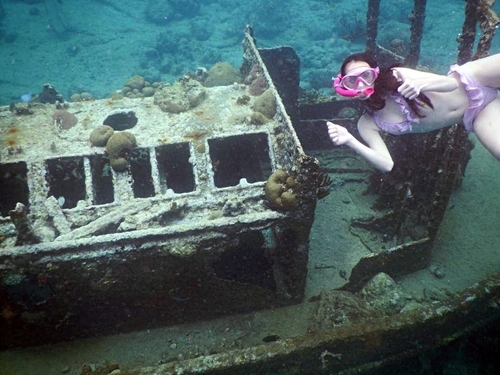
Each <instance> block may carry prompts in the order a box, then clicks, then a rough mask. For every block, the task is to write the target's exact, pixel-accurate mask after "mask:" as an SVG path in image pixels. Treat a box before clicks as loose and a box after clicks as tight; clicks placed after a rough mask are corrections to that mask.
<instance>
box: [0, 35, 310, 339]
mask: <svg viewBox="0 0 500 375" xmlns="http://www.w3.org/2000/svg"><path fill="white" fill-rule="evenodd" d="M242 69H243V70H242V72H243V74H244V75H245V74H246V75H249V74H252V75H254V76H258V77H259V81H260V86H261V87H262V86H263V87H262V89H263V90H262V91H264V89H266V90H265V93H264V94H262V95H267V97H266V100H265V101H263V103H262V101H261V103H260V104H259V103H258V100H259V99H258V98H259V96H252V95H250V94H249V93H248V85H245V84H242V83H234V84H230V85H228V86H216V87H211V88H208V87H203V86H202V85H201V84H200V83H199V82H198V81H196V79H195V78H194V77H195V74H192V75H187V76H185V77H183V78H182V79H181V80H180V81H179V82H177V83H176V84H175V85H172V86H169V87H166V88H163V94H162V92H157V93H156V94H155V96H154V97H149V98H142V99H129V98H118V99H116V100H113V99H109V100H96V101H88V102H79V103H72V104H70V105H69V106H67V105H64V104H62V103H56V104H34V105H31V106H25V107H23V106H19V105H18V106H17V107H16V106H11V108H3V109H2V112H1V113H0V116H1V121H2V129H1V131H2V140H3V144H4V145H6V146H5V147H3V148H2V151H1V160H0V174H1V177H0V179H1V189H2V191H1V194H0V207H1V216H2V217H1V219H0V241H1V242H0V280H1V281H0V297H1V298H0V300H1V304H2V308H3V309H4V311H7V312H8V313H7V316H8V319H2V320H1V322H0V331H1V335H0V336H1V337H2V338H1V339H0V346H1V347H3V348H5V347H9V346H20V345H21V346H22V345H33V344H41V343H47V342H55V341H59V340H65V339H70V338H75V337H80V336H89V335H94V334H100V333H102V332H115V331H123V330H130V329H139V328H148V327H153V326H158V325H170V324H178V323H185V322H192V321H197V320H206V319H209V318H214V317H217V316H221V315H223V314H224V315H227V314H232V313H236V312H245V311H249V310H255V309H262V308H266V307H271V306H273V307H277V306H283V305H288V304H293V303H297V302H299V301H301V300H302V297H303V293H304V287H305V280H306V276H307V259H308V238H309V231H310V227H311V225H312V222H313V217H314V208H315V203H316V193H317V187H318V184H317V179H318V173H319V165H318V163H317V161H316V160H315V159H314V158H311V157H308V156H306V155H305V153H304V151H303V149H302V147H301V145H300V143H299V141H298V138H297V136H296V134H295V131H294V129H293V127H292V125H291V122H290V119H289V117H288V115H287V113H286V111H285V108H284V105H283V103H282V101H281V99H280V97H279V95H278V93H277V91H276V89H275V87H274V85H273V82H272V80H271V79H270V77H269V73H268V71H267V69H266V67H265V65H264V64H263V63H262V60H261V58H260V56H259V54H258V52H257V49H256V48H255V45H254V44H253V40H252V37H251V36H250V35H249V34H247V36H246V39H245V65H244V67H243V68H242ZM202 73H203V72H202ZM165 90H166V91H165ZM158 91H162V90H158ZM261 93H262V92H261ZM161 95H163V96H162V97H160V98H159V96H161ZM185 102H188V104H187V109H179V108H177V107H179V106H181V105H184V104H185ZM259 105H260V106H266V105H267V106H268V107H269V108H268V109H267V110H268V111H271V112H270V113H269V112H265V111H264V113H265V115H264V114H262V113H261V112H263V110H260V111H261V112H258V111H259V109H258V108H257V106H259ZM169 106H170V107H169ZM176 106H177V107H176ZM167 107H168V108H167ZM265 116H267V117H265ZM103 124H108V126H106V127H103V126H102V125H103ZM110 129H111V130H110ZM94 130H95V132H93V131H94ZM107 131H111V132H113V136H116V135H118V138H116V137H114V138H110V139H115V141H114V142H113V141H109V143H108V142H106V141H104V143H103V141H102V140H101V139H100V137H102V136H104V137H106V135H105V133H106V132H107ZM91 134H92V135H91ZM96 138H97V140H96ZM89 139H90V140H89ZM115 162H116V163H115ZM120 163H122V164H120ZM277 171H280V173H281V174H282V175H285V176H287V177H289V180H288V181H289V183H290V184H289V186H288V187H286V183H285V180H283V181H281V180H279V178H278V180H276V178H275V174H274V173H275V172H277ZM268 180H270V181H269V183H268V188H266V189H265V185H266V182H268ZM275 180H276V181H275ZM285 190H286V191H285ZM283 192H285V193H286V194H285V198H284V201H286V202H285V204H284V205H282V204H281V197H280V195H281V193H283ZM266 193H267V195H268V197H266ZM287 194H288V195H287ZM269 197H271V198H270V199H269ZM287 199H288V200H287ZM276 200H278V201H276ZM292 208H293V209H292Z"/></svg>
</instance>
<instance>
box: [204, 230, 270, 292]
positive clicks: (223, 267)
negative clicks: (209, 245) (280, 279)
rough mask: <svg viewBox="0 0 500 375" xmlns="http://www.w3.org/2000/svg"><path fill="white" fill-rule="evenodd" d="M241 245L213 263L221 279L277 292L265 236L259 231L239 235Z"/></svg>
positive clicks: (223, 254) (216, 273)
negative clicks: (267, 253)
mask: <svg viewBox="0 0 500 375" xmlns="http://www.w3.org/2000/svg"><path fill="white" fill-rule="evenodd" d="M238 242H239V245H238V246H237V247H235V248H233V249H231V250H229V251H226V252H224V253H222V254H221V255H220V256H219V258H218V259H217V260H215V261H214V262H213V263H212V267H213V269H214V272H215V275H216V276H217V277H218V278H220V279H225V280H230V281H237V282H240V283H245V284H253V285H258V286H260V287H262V288H266V289H269V290H271V291H276V282H275V280H274V272H273V267H272V263H271V261H270V260H269V259H268V257H267V255H266V247H265V240H264V236H263V235H262V233H261V232H259V231H252V232H247V233H242V234H240V235H239V241H238Z"/></svg>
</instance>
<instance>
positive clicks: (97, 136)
mask: <svg viewBox="0 0 500 375" xmlns="http://www.w3.org/2000/svg"><path fill="white" fill-rule="evenodd" d="M113 133H114V130H113V128H112V127H111V126H108V125H101V126H98V127H97V128H95V129H94V130H92V132H91V133H90V136H89V141H90V144H91V145H92V146H97V147H104V146H106V144H107V143H108V140H109V138H111V136H112V135H113Z"/></svg>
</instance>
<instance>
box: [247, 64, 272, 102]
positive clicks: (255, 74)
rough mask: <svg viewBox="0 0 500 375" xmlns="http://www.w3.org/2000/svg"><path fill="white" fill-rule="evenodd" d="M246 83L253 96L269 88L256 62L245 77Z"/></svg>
mask: <svg viewBox="0 0 500 375" xmlns="http://www.w3.org/2000/svg"><path fill="white" fill-rule="evenodd" d="M245 84H246V85H248V93H249V94H250V95H253V96H259V95H261V94H262V93H263V92H264V91H266V89H267V82H266V79H265V78H264V75H263V74H262V70H261V69H260V67H259V65H258V64H254V65H253V66H252V68H251V69H250V72H249V73H248V75H247V76H246V78H245Z"/></svg>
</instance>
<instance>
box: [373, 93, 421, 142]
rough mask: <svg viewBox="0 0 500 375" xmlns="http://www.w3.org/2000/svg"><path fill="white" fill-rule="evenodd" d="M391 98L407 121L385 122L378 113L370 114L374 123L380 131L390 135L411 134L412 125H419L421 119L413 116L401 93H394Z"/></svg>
mask: <svg viewBox="0 0 500 375" xmlns="http://www.w3.org/2000/svg"><path fill="white" fill-rule="evenodd" d="M389 96H390V97H391V98H392V99H394V101H395V102H396V104H397V105H398V106H399V108H400V109H401V112H402V113H403V114H404V115H405V117H406V120H404V121H401V122H390V121H385V120H383V119H382V118H381V117H380V116H379V114H378V112H370V114H371V116H372V118H373V121H374V122H375V124H376V125H377V127H378V128H379V129H380V130H383V131H385V132H387V133H389V134H394V135H401V134H406V133H411V131H412V124H418V123H419V121H420V119H419V118H418V117H417V116H415V115H414V114H413V112H412V110H411V108H410V106H409V105H408V103H407V102H406V100H405V99H404V98H403V96H402V95H401V94H400V93H398V92H397V93H392V94H390V95H389Z"/></svg>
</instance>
